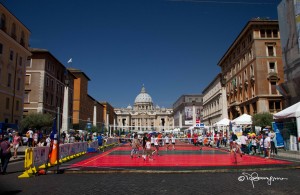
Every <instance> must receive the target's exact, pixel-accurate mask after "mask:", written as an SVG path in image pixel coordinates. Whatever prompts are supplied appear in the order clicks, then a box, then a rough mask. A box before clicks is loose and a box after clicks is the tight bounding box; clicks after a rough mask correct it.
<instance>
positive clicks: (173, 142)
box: [171, 134, 176, 150]
mask: <svg viewBox="0 0 300 195" xmlns="http://www.w3.org/2000/svg"><path fill="white" fill-rule="evenodd" d="M171 142H172V145H173V150H175V142H176V141H175V136H174V135H173V134H172V135H171Z"/></svg>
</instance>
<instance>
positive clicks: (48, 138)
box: [46, 135, 51, 146]
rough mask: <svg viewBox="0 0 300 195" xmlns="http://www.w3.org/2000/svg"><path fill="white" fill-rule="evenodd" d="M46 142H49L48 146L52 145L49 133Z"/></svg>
mask: <svg viewBox="0 0 300 195" xmlns="http://www.w3.org/2000/svg"><path fill="white" fill-rule="evenodd" d="M46 143H47V144H46V145H47V146H50V143H51V139H50V136H49V135H48V136H47V138H46Z"/></svg>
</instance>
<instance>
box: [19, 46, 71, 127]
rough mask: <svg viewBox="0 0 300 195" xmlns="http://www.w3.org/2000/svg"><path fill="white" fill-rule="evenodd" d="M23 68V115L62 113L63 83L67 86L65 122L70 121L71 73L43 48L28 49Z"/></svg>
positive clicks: (54, 114)
mask: <svg viewBox="0 0 300 195" xmlns="http://www.w3.org/2000/svg"><path fill="white" fill-rule="evenodd" d="M30 51H31V53H32V56H31V57H30V63H28V66H27V67H26V78H25V97H24V116H25V117H26V115H28V114H31V113H42V114H46V113H48V114H51V115H52V116H56V114H57V112H58V108H59V111H60V113H61V114H62V112H63V106H64V95H65V86H66V85H68V87H69V96H68V100H69V106H68V108H69V110H68V113H69V114H68V122H69V124H72V111H73V82H74V78H75V77H74V76H73V75H72V74H71V73H70V72H68V71H67V70H66V67H65V66H64V65H63V64H62V63H61V62H59V61H58V60H57V59H56V58H55V57H54V56H53V55H52V54H51V53H50V52H49V51H48V50H46V49H37V48H31V49H30Z"/></svg>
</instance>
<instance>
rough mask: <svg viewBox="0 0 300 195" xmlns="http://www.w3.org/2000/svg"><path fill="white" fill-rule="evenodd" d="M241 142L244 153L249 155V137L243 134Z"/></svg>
mask: <svg viewBox="0 0 300 195" xmlns="http://www.w3.org/2000/svg"><path fill="white" fill-rule="evenodd" d="M240 140H241V146H242V148H241V149H242V152H243V153H244V154H245V153H247V154H248V150H247V141H248V138H247V136H246V135H245V134H244V133H243V135H242V136H241V138H240Z"/></svg>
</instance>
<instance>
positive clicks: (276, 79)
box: [268, 71, 279, 81]
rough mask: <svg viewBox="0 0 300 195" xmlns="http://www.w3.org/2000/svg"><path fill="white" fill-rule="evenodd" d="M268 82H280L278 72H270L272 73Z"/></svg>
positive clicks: (269, 74)
mask: <svg viewBox="0 0 300 195" xmlns="http://www.w3.org/2000/svg"><path fill="white" fill-rule="evenodd" d="M268 80H270V81H278V80H279V77H278V74H277V72H275V71H270V72H269V73H268Z"/></svg>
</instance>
